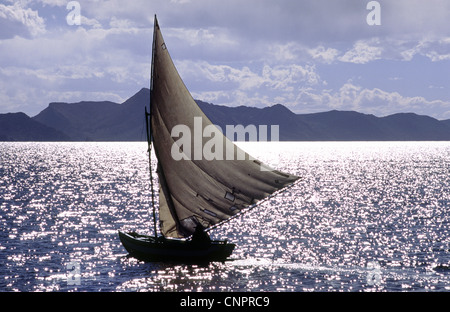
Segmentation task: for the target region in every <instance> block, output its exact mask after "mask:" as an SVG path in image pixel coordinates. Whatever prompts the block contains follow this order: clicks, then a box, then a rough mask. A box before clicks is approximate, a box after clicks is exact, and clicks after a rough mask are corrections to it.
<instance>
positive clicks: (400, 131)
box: [0, 88, 450, 141]
mask: <svg viewBox="0 0 450 312" xmlns="http://www.w3.org/2000/svg"><path fill="white" fill-rule="evenodd" d="M149 99H150V92H149V89H147V88H143V89H141V90H140V91H139V92H138V93H136V94H135V95H133V96H132V97H131V98H129V99H128V100H127V101H125V102H124V103H122V104H117V103H113V102H107V101H105V102H79V103H72V104H68V103H50V104H49V106H48V107H47V108H45V109H44V110H43V111H42V112H40V113H39V114H38V115H36V116H35V117H33V118H30V117H28V116H27V115H25V114H23V113H18V114H3V115H0V140H3V141H4V140H18V141H19V140H20V141H59V140H62V141H143V140H145V129H144V126H145V119H144V106H145V105H146V104H148V103H149ZM197 103H198V105H199V106H200V108H201V109H202V110H203V111H204V112H205V114H206V115H207V116H208V117H209V118H210V119H211V121H212V122H213V123H214V124H216V125H218V126H220V127H221V129H222V130H223V131H224V132H226V125H233V126H234V125H243V126H247V125H250V124H253V125H256V126H259V125H267V126H268V130H269V134H268V139H269V140H270V138H271V136H270V125H279V139H280V140H281V141H413V140H417V141H421V140H425V141H431V140H436V141H438V140H450V119H449V120H442V121H439V120H437V119H434V118H432V117H428V116H420V115H417V114H413V113H402V114H394V115H390V116H386V117H376V116H374V115H369V114H362V113H358V112H354V111H336V110H333V111H329V112H323V113H313V114H295V113H293V112H291V111H290V110H289V109H287V108H286V107H285V106H283V105H281V104H277V105H274V106H271V107H266V108H254V107H246V106H239V107H227V106H220V105H213V104H209V103H205V102H202V101H197Z"/></svg>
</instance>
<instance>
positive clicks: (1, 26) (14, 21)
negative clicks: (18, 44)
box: [0, 3, 45, 39]
mask: <svg viewBox="0 0 450 312" xmlns="http://www.w3.org/2000/svg"><path fill="white" fill-rule="evenodd" d="M43 33H45V22H44V19H43V18H42V17H40V16H39V14H38V12H37V11H33V10H31V9H30V8H28V9H24V8H23V7H21V6H20V4H19V3H15V4H14V5H4V4H0V39H9V38H13V37H14V36H21V37H26V38H30V37H36V36H38V35H40V34H43Z"/></svg>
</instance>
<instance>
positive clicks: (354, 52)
mask: <svg viewBox="0 0 450 312" xmlns="http://www.w3.org/2000/svg"><path fill="white" fill-rule="evenodd" d="M382 53H383V48H382V47H381V46H380V41H379V40H378V39H376V38H375V39H372V40H370V41H366V40H358V41H357V42H356V43H355V44H354V45H353V48H352V49H351V50H349V51H347V52H346V53H345V54H344V55H343V56H341V57H340V58H339V60H340V61H341V62H348V63H355V64H366V63H368V62H371V61H375V60H378V59H380V58H381V55H382Z"/></svg>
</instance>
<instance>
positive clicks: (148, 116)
mask: <svg viewBox="0 0 450 312" xmlns="http://www.w3.org/2000/svg"><path fill="white" fill-rule="evenodd" d="M156 24H157V20H156V15H155V21H154V32H153V43H152V64H151V70H150V103H149V106H150V113H149V112H147V106H146V107H145V125H146V129H147V143H148V163H149V171H150V188H151V193H152V209H153V231H154V233H155V237H158V232H157V230H156V207H155V194H154V188H153V174H152V128H151V122H150V120H151V111H152V110H151V105H152V92H153V72H154V62H155V41H156Z"/></svg>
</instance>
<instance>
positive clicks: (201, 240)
mask: <svg viewBox="0 0 450 312" xmlns="http://www.w3.org/2000/svg"><path fill="white" fill-rule="evenodd" d="M192 242H193V243H196V244H198V245H205V246H209V245H210V244H211V238H209V235H208V233H206V232H205V228H204V227H203V226H202V225H201V224H197V226H196V227H195V231H194V234H192Z"/></svg>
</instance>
